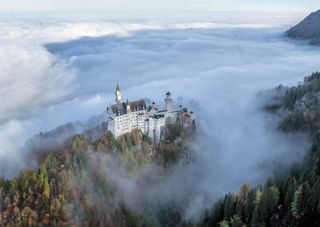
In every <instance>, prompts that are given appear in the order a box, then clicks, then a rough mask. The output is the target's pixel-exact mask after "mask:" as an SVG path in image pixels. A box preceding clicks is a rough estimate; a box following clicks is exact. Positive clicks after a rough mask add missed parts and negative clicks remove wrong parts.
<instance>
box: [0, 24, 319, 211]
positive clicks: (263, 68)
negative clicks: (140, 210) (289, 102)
mask: <svg viewBox="0 0 320 227" xmlns="http://www.w3.org/2000/svg"><path fill="white" fill-rule="evenodd" d="M8 20H9V23H6V24H3V26H4V27H2V28H1V31H0V34H1V35H0V37H1V38H0V43H1V45H0V49H1V51H0V53H1V54H0V60H1V63H0V66H1V67H0V82H1V83H0V93H1V96H2V97H4V98H3V101H2V105H1V107H0V127H1V132H0V144H2V150H1V151H0V163H1V164H2V166H3V167H5V168H2V172H1V174H2V175H9V176H10V175H11V174H12V171H10V170H12V169H9V166H14V168H15V170H16V166H19V167H20V168H23V167H26V165H24V162H23V161H22V160H23V157H24V156H23V154H22V153H20V152H21V149H19V147H20V146H21V145H23V143H24V141H25V139H27V138H29V137H31V136H33V134H35V133H38V132H39V131H44V130H49V129H52V128H54V127H56V126H58V125H60V124H62V123H66V122H69V121H75V120H84V119H86V118H89V117H90V116H92V115H95V114H100V113H101V112H103V111H104V110H105V107H106V105H107V103H109V102H112V101H113V100H114V97H113V93H114V88H115V84H116V82H117V81H118V82H119V83H120V86H121V88H122V92H123V96H124V97H125V98H129V99H138V98H149V99H154V101H156V103H158V104H159V105H162V103H163V98H164V97H163V96H164V94H165V92H166V91H167V90H170V91H171V93H172V94H173V97H174V101H175V104H176V105H179V104H184V105H186V106H189V107H190V109H191V110H192V111H194V112H195V115H196V117H197V120H198V126H199V130H200V131H199V140H198V143H197V144H194V145H193V146H194V149H193V150H194V151H196V152H197V157H198V158H197V162H195V163H194V164H193V165H191V166H190V167H189V168H188V169H186V170H184V173H187V174H189V175H188V176H190V181H192V185H196V188H195V190H196V191H197V192H198V193H199V195H204V194H206V195H207V196H210V198H211V199H214V198H215V197H216V196H217V195H220V194H222V193H224V192H227V191H233V190H236V189H237V188H238V187H239V186H240V184H242V183H246V182H249V183H252V184H257V183H261V182H263V180H264V179H265V177H266V176H269V175H272V173H273V171H274V168H275V166H278V165H279V166H283V165H289V164H290V163H292V162H294V161H298V160H300V159H301V158H302V157H303V153H304V151H305V149H306V146H307V142H306V141H304V140H303V139H302V138H300V137H299V140H297V139H295V138H287V137H286V136H284V135H281V134H279V133H277V132H276V130H275V127H276V122H275V120H274V119H272V117H270V116H269V115H267V114H265V113H263V112H262V111H261V102H260V101H259V99H257V98H256V96H255V95H256V93H257V92H259V91H261V90H264V89H268V88H272V87H274V86H277V85H278V84H280V83H282V84H286V85H293V84H295V83H297V82H298V81H300V80H301V79H302V78H303V76H305V75H308V74H310V73H311V72H313V71H316V70H319V65H320V49H317V48H315V47H312V46H307V45H304V44H302V43H296V42H293V41H291V40H289V39H287V38H284V37H283V36H282V34H283V31H284V30H286V28H287V27H281V28H279V27H277V28H273V27H274V23H273V22H272V21H273V20H269V22H264V24H263V23H259V22H258V23H253V22H252V23H249V22H248V21H244V22H243V24H241V23H239V22H237V23H234V24H225V23H222V22H221V20H222V19H221V18H220V20H219V23H213V22H208V21H207V20H205V21H204V22H203V23H200V22H199V21H197V22H196V23H191V22H190V21H188V23H183V22H179V23H177V22H175V23H173V22H170V23H169V22H168V23H167V24H165V23H162V24H159V23H156V22H153V23H150V22H143V21H139V22H135V23H129V22H121V21H120V22H119V21H116V22H115V21H111V22H110V21H108V22H105V21H98V22H97V21H93V22H81V23H76V22H72V21H68V22H59V23H52V22H50V20H48V21H49V22H47V23H44V24H42V23H39V22H38V21H37V20H36V22H34V21H33V20H34V19H32V18H31V19H29V21H28V22H25V21H24V22H22V21H20V20H18V19H12V18H9V19H8ZM234 21H235V20H234ZM82 36H90V37H84V38H81V37H82ZM294 141H298V142H297V143H294ZM8 154H10V155H8ZM4 163H10V165H9V164H7V165H4ZM13 163H14V164H13ZM4 169H5V170H4ZM180 176H182V175H181V174H180V172H179V170H177V172H175V173H174V174H173V176H172V179H174V180H172V181H173V182H179V177H180ZM185 177H186V175H184V176H183V178H181V180H182V181H183V182H184V183H185V182H186V180H185V179H186V178H185ZM193 180H196V184H195V183H194V182H193ZM199 201H200V202H199V203H202V201H201V200H199ZM205 205H206V204H205ZM193 209H195V208H192V207H191V208H190V214H192V212H193V211H192V210H193ZM195 210H196V209H195Z"/></svg>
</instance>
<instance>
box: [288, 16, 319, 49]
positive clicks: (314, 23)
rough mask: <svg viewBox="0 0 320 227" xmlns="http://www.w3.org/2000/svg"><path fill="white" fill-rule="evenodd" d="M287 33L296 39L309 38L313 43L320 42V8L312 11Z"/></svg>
mask: <svg viewBox="0 0 320 227" xmlns="http://www.w3.org/2000/svg"><path fill="white" fill-rule="evenodd" d="M286 34H287V35H288V36H289V37H291V38H294V39H299V40H309V41H310V42H311V44H317V45H319V44H320V10H318V11H316V12H314V13H311V14H310V15H309V16H308V17H306V18H305V19H304V20H303V21H301V22H300V23H299V24H297V25H296V26H294V27H292V28H291V29H290V30H289V31H287V32H286Z"/></svg>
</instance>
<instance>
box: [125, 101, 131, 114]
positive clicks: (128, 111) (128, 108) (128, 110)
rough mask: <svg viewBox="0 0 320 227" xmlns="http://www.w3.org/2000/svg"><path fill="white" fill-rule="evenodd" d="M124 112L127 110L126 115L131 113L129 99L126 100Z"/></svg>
mask: <svg viewBox="0 0 320 227" xmlns="http://www.w3.org/2000/svg"><path fill="white" fill-rule="evenodd" d="M126 110H127V113H130V111H131V108H130V103H129V99H127V103H126Z"/></svg>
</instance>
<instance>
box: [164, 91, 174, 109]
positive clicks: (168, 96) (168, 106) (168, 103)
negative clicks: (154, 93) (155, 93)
mask: <svg viewBox="0 0 320 227" xmlns="http://www.w3.org/2000/svg"><path fill="white" fill-rule="evenodd" d="M164 101H165V103H166V109H167V112H169V113H171V112H172V110H173V101H172V98H171V93H170V92H169V91H168V92H167V94H166V98H165V99H164Z"/></svg>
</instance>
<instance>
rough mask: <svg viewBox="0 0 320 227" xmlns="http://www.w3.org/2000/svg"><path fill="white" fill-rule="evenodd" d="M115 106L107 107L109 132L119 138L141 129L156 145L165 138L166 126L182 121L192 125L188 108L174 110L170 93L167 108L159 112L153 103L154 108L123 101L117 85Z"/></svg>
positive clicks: (166, 99) (144, 104)
mask: <svg viewBox="0 0 320 227" xmlns="http://www.w3.org/2000/svg"><path fill="white" fill-rule="evenodd" d="M115 96H116V99H115V104H111V103H110V105H109V106H108V107H107V115H108V116H107V122H108V130H109V131H111V132H112V133H113V135H114V136H115V137H116V138H118V137H119V136H121V135H123V134H125V133H129V132H131V131H132V130H133V129H139V130H140V131H141V132H142V133H143V134H144V135H147V136H149V137H150V138H151V139H152V141H153V142H154V143H159V142H160V141H161V140H163V139H164V138H165V133H166V128H167V127H166V126H168V125H169V124H174V123H175V122H176V121H177V120H179V121H181V123H182V125H183V126H184V127H187V126H188V125H191V124H192V121H193V119H192V114H193V113H192V112H188V110H187V108H182V106H180V107H179V109H177V110H174V108H173V101H172V98H171V94H170V92H167V93H166V97H165V108H164V109H162V110H158V108H157V106H156V104H155V103H154V102H153V103H152V106H148V107H147V105H146V103H145V101H144V100H138V101H130V102H129V100H128V99H127V101H126V102H123V101H122V94H121V91H120V87H119V85H118V84H117V87H116V91H115Z"/></svg>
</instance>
